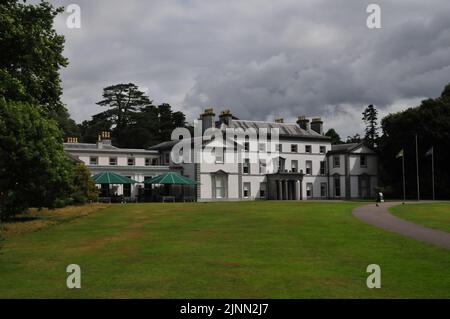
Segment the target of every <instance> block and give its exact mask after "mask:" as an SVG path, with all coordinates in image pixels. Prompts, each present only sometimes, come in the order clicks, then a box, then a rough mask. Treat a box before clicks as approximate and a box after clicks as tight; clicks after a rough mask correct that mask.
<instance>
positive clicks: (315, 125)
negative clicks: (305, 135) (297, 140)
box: [311, 117, 323, 135]
mask: <svg viewBox="0 0 450 319" xmlns="http://www.w3.org/2000/svg"><path fill="white" fill-rule="evenodd" d="M311 130H313V131H314V132H316V133H319V134H320V135H323V122H322V119H321V118H320V117H316V118H313V119H312V121H311Z"/></svg>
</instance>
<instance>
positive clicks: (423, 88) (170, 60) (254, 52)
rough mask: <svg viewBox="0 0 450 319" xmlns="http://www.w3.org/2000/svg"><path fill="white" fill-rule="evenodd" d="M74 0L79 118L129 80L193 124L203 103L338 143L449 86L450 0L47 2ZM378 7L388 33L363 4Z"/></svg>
mask: <svg viewBox="0 0 450 319" xmlns="http://www.w3.org/2000/svg"><path fill="white" fill-rule="evenodd" d="M51 2H52V3H54V4H55V5H64V6H67V5H68V4H70V3H76V4H78V5H79V6H80V8H81V23H82V27H81V29H69V28H67V26H66V19H67V17H68V16H69V13H65V14H61V15H60V16H59V17H58V19H57V23H56V28H57V30H58V32H59V33H62V34H64V35H65V36H66V49H65V55H66V56H67V57H68V58H69V61H70V65H69V66H68V67H67V68H66V69H65V70H63V72H62V79H63V85H64V97H63V100H64V102H65V103H66V104H67V106H68V108H69V111H70V113H71V115H72V117H73V118H74V119H75V120H76V121H78V122H80V121H82V120H85V119H89V118H90V116H91V115H93V114H95V113H97V112H99V111H101V110H102V108H101V107H98V106H96V105H95V102H97V101H99V100H100V99H101V93H102V88H103V87H105V86H107V85H111V84H116V83H120V82H125V83H128V82H133V83H135V84H137V85H139V86H140V87H141V88H143V89H145V90H147V92H148V94H149V96H150V97H151V98H152V99H153V100H154V101H155V103H161V102H168V103H170V104H172V105H173V107H174V108H175V109H177V110H181V111H183V112H184V113H185V114H186V115H187V117H188V120H193V119H194V118H196V117H197V116H198V114H199V113H200V111H201V110H202V109H204V108H206V107H208V106H212V107H214V109H215V110H216V113H218V112H219V111H220V110H222V109H226V108H229V109H231V110H232V112H233V114H234V115H236V116H237V117H239V118H242V119H255V120H273V119H274V118H276V117H284V118H285V121H295V119H296V118H297V116H298V115H302V114H305V115H307V116H308V117H316V116H321V117H322V118H323V119H324V120H325V127H326V128H330V127H335V128H336V129H337V130H338V132H339V133H340V134H341V136H343V137H346V136H348V135H350V134H354V133H361V132H362V123H361V112H362V111H363V109H364V107H365V106H366V105H368V104H374V105H376V106H377V107H378V108H379V110H380V113H381V114H382V115H384V114H387V113H389V112H395V111H398V110H401V109H404V108H405V107H407V106H414V105H417V104H418V103H419V102H420V100H421V99H423V98H425V97H429V96H437V95H439V94H440V92H441V91H442V89H443V87H444V86H445V84H446V83H448V82H450V19H449V16H450V4H449V3H448V0H430V1H423V0H402V1H398V0H390V1H375V0H372V1H363V0H277V1H275V0H178V1H171V0H127V1H123V0H122V1H119V0H71V1H57V0H52V1H51ZM370 3H377V4H379V5H380V6H381V10H382V11H381V23H382V28H381V29H368V28H367V26H366V19H367V17H368V15H369V14H368V13H366V8H367V6H368V5H369V4H370Z"/></svg>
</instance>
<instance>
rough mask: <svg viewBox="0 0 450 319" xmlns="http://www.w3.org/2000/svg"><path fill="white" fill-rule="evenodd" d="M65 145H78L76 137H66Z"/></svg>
mask: <svg viewBox="0 0 450 319" xmlns="http://www.w3.org/2000/svg"><path fill="white" fill-rule="evenodd" d="M67 143H78V137H68V138H67Z"/></svg>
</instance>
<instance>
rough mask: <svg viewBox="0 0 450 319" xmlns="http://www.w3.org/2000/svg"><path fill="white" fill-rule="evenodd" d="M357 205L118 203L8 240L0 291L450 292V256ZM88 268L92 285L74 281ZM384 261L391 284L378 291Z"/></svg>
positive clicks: (178, 294) (131, 294)
mask: <svg viewBox="0 0 450 319" xmlns="http://www.w3.org/2000/svg"><path fill="white" fill-rule="evenodd" d="M359 205H362V203H352V202H301V203H300V202H239V203H237V202H235V203H233V202H227V203H208V204H204V203H189V204H188V203H184V204H178V203H176V204H172V203H167V204H156V203H155V204H125V205H111V206H110V207H108V208H106V209H102V210H100V211H98V212H96V213H94V214H89V215H87V216H85V217H84V218H78V219H73V220H72V221H70V222H66V223H61V224H58V225H55V226H51V227H46V228H43V229H41V230H39V231H36V232H29V233H25V234H20V235H17V236H13V237H10V238H7V239H6V240H5V241H4V242H3V244H2V248H1V249H0V297H1V298H22V297H29V298H418V297H421V298H449V297H450V289H448V288H449V287H450V276H449V269H450V267H449V266H450V254H449V253H448V251H447V250H444V249H441V248H436V247H433V246H430V245H427V244H425V243H421V242H419V241H415V240H413V239H409V238H405V237H402V236H400V235H397V234H393V233H388V232H384V231H382V230H379V229H377V228H375V227H372V226H370V225H366V224H364V223H362V222H360V221H359V220H357V219H355V218H354V217H353V216H352V215H351V210H352V209H353V208H354V207H357V206H359ZM73 263H74V264H78V265H80V267H81V271H82V279H81V280H82V283H81V285H82V288H81V289H73V290H69V289H67V288H66V286H65V283H66V276H67V273H66V272H65V269H66V266H67V265H68V264H73ZM373 263H375V264H379V265H380V266H381V269H382V288H381V289H368V288H367V286H366V278H367V276H368V274H367V273H366V267H367V266H368V265H369V264H373Z"/></svg>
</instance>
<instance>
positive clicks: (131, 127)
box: [79, 83, 186, 148]
mask: <svg viewBox="0 0 450 319" xmlns="http://www.w3.org/2000/svg"><path fill="white" fill-rule="evenodd" d="M97 104H98V105H102V106H107V107H108V108H109V109H108V110H106V111H104V112H100V113H98V114H96V115H94V116H93V117H92V119H91V120H90V121H84V122H83V123H82V124H81V125H80V126H79V128H80V132H81V140H82V141H83V142H89V143H93V142H95V141H96V140H97V136H98V133H99V132H101V131H112V133H113V134H112V138H113V143H114V145H116V146H119V147H128V148H147V147H149V146H152V145H155V144H157V143H159V142H162V141H167V140H170V137H171V133H172V131H173V129H175V128H177V127H184V126H185V125H186V123H185V121H186V117H185V115H184V114H183V113H182V112H179V111H178V112H177V111H173V110H172V107H171V105H170V104H168V103H163V104H160V105H158V106H155V105H153V102H152V100H151V99H150V98H149V97H148V96H147V95H146V94H145V92H143V91H141V90H139V88H138V86H137V85H135V84H133V83H128V84H116V85H111V86H108V87H106V88H104V89H103V100H102V101H100V102H98V103H97Z"/></svg>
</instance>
